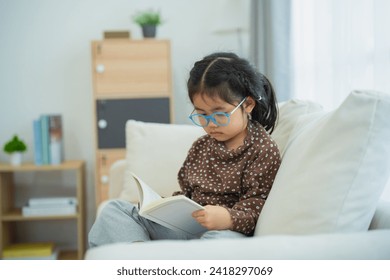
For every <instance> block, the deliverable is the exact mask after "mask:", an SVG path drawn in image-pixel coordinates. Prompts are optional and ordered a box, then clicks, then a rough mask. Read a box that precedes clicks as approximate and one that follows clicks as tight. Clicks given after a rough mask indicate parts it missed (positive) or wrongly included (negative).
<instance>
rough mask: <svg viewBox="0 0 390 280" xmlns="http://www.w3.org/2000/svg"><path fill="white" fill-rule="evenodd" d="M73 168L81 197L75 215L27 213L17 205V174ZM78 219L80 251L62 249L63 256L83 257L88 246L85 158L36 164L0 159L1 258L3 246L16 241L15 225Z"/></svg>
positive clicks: (70, 257)
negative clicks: (28, 214)
mask: <svg viewBox="0 0 390 280" xmlns="http://www.w3.org/2000/svg"><path fill="white" fill-rule="evenodd" d="M66 170H71V171H74V172H75V181H76V182H75V192H76V197H77V202H78V206H77V212H76V214H73V215H58V216H38V217H35V216H34V217H25V216H23V215H22V211H21V209H20V208H16V207H15V201H14V198H15V184H14V176H15V174H16V173H19V172H53V171H66ZM61 220H76V223H77V251H76V252H69V251H65V252H60V256H59V258H60V259H83V257H84V252H85V249H86V245H85V244H86V235H85V162H84V161H81V160H75V161H65V162H63V163H62V164H59V165H41V166H38V165H34V164H33V163H24V164H22V165H20V166H12V165H10V164H6V163H0V258H2V252H3V248H4V247H5V246H7V245H9V244H12V243H16V242H17V240H15V234H14V230H15V226H16V224H17V223H23V222H34V221H61Z"/></svg>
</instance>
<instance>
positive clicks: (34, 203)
mask: <svg viewBox="0 0 390 280" xmlns="http://www.w3.org/2000/svg"><path fill="white" fill-rule="evenodd" d="M76 212H77V198H75V197H48V198H30V199H29V201H28V203H27V205H26V206H23V207H22V214H23V216H25V217H32V216H62V215H74V214H76Z"/></svg>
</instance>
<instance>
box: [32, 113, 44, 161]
mask: <svg viewBox="0 0 390 280" xmlns="http://www.w3.org/2000/svg"><path fill="white" fill-rule="evenodd" d="M33 134H34V163H35V164H36V165H42V164H43V160H42V128H41V121H40V120H39V119H36V120H34V121H33Z"/></svg>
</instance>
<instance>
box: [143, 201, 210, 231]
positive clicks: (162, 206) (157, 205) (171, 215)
mask: <svg viewBox="0 0 390 280" xmlns="http://www.w3.org/2000/svg"><path fill="white" fill-rule="evenodd" d="M200 209H204V207H203V206H201V205H199V204H197V203H196V202H194V201H193V200H191V199H189V198H188V197H186V196H184V195H178V196H172V197H166V198H162V199H160V200H158V201H155V202H153V203H152V204H150V205H146V207H144V208H143V209H142V210H141V211H140V215H141V216H144V217H145V218H147V219H149V220H151V221H153V222H156V223H158V224H161V225H163V226H165V227H167V228H170V229H173V230H179V231H184V232H186V233H189V234H192V235H199V234H201V233H203V232H205V231H206V229H205V228H204V227H203V226H201V225H200V224H199V223H198V222H197V221H196V220H195V219H194V218H193V217H192V212H194V211H196V210H200Z"/></svg>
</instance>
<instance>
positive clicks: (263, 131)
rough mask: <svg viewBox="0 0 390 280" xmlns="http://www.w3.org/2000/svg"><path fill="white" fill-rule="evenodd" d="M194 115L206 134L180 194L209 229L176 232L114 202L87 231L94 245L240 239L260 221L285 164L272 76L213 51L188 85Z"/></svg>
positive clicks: (185, 170) (182, 176)
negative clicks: (273, 134) (279, 144)
mask: <svg viewBox="0 0 390 280" xmlns="http://www.w3.org/2000/svg"><path fill="white" fill-rule="evenodd" d="M187 87H188V93H189V97H190V100H191V102H192V104H193V105H194V111H193V112H192V114H191V115H190V116H189V118H190V119H191V120H192V122H193V123H194V124H195V125H198V126H201V127H203V129H204V130H205V131H206V133H207V134H206V135H205V136H203V137H201V138H199V139H198V140H197V141H195V143H194V144H193V146H192V147H191V149H190V151H189V153H188V156H187V158H186V160H185V162H184V164H183V166H182V168H181V169H180V171H179V175H178V180H179V184H180V187H181V191H180V192H176V193H174V195H177V194H184V195H185V196H187V197H189V198H191V199H192V200H194V201H196V202H198V203H199V204H201V205H203V206H205V209H204V210H198V211H195V212H194V213H193V214H192V216H193V218H194V219H196V221H197V222H199V223H200V224H201V225H203V226H204V227H206V228H207V229H208V231H207V232H206V233H204V234H203V235H202V236H200V237H194V236H191V235H187V234H184V233H178V232H175V231H173V230H170V229H168V228H165V227H163V226H161V225H159V224H156V223H154V222H151V221H149V220H147V219H145V218H143V217H141V216H139V215H138V209H137V207H136V206H134V205H132V204H131V203H129V202H126V201H120V200H116V201H112V202H111V203H109V204H108V205H107V206H106V207H105V208H104V209H103V211H102V213H101V214H100V216H99V217H98V218H97V220H96V222H95V224H94V225H93V227H92V229H91V231H90V233H89V244H90V246H91V247H93V246H99V245H103V244H106V243H113V242H135V241H146V240H157V239H193V238H222V237H229V238H241V237H245V236H251V235H253V232H254V229H255V226H256V221H257V219H258V218H259V215H260V212H261V209H262V207H263V205H264V203H265V200H266V199H267V196H268V194H269V192H270V190H271V187H272V184H273V181H274V178H275V175H276V173H277V171H278V168H279V166H280V154H279V150H278V148H277V146H276V144H275V142H274V141H273V140H272V139H271V137H270V136H269V134H268V133H271V132H272V131H273V129H274V127H275V122H276V119H277V102H276V97H275V93H274V90H273V88H272V86H271V83H270V82H269V81H268V79H267V78H266V77H265V76H264V75H262V74H260V73H258V72H257V71H256V70H255V69H254V68H253V67H252V66H251V65H250V64H249V62H248V61H247V60H244V59H242V58H239V57H238V56H237V55H235V54H233V53H214V54H211V55H209V56H206V57H204V58H203V59H202V60H200V61H198V62H196V63H195V65H194V67H193V69H192V70H191V72H190V77H189V80H188V83H187Z"/></svg>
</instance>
